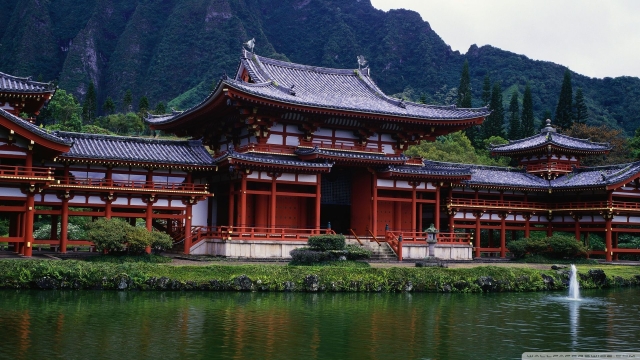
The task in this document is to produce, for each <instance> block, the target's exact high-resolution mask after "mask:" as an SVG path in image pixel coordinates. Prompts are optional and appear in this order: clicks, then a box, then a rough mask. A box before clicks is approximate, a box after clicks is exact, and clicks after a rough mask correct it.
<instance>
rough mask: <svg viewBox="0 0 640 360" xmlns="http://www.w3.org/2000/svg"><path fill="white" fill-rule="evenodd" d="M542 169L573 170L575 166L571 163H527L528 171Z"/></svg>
mask: <svg viewBox="0 0 640 360" xmlns="http://www.w3.org/2000/svg"><path fill="white" fill-rule="evenodd" d="M540 171H563V172H565V171H566V172H571V171H573V166H572V165H570V164H535V165H527V172H540Z"/></svg>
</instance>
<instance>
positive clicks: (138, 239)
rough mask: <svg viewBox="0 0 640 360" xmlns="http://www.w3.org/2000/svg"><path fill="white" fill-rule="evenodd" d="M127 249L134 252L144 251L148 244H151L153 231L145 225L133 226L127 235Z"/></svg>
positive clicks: (140, 252)
mask: <svg viewBox="0 0 640 360" xmlns="http://www.w3.org/2000/svg"><path fill="white" fill-rule="evenodd" d="M125 240H126V242H127V249H128V250H129V253H132V254H142V253H144V251H145V249H146V248H147V246H151V241H152V236H151V232H149V230H147V229H146V228H143V227H132V228H131V229H129V230H128V231H127V234H126V235H125Z"/></svg>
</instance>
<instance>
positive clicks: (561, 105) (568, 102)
mask: <svg viewBox="0 0 640 360" xmlns="http://www.w3.org/2000/svg"><path fill="white" fill-rule="evenodd" d="M555 120H556V121H555V123H556V125H557V126H558V127H560V128H563V129H568V128H570V127H571V125H572V124H573V90H572V89H571V72H570V71H569V69H567V70H566V71H565V72H564V78H563V80H562V89H561V90H560V96H559V97H558V106H557V107H556V119H555Z"/></svg>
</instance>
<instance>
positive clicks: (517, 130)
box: [509, 90, 523, 140]
mask: <svg viewBox="0 0 640 360" xmlns="http://www.w3.org/2000/svg"><path fill="white" fill-rule="evenodd" d="M521 137H523V136H522V130H521V124H520V104H518V91H516V90H514V91H513V94H511V102H510V103H509V139H511V140H517V139H520V138H521Z"/></svg>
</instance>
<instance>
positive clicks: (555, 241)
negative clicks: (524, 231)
mask: <svg viewBox="0 0 640 360" xmlns="http://www.w3.org/2000/svg"><path fill="white" fill-rule="evenodd" d="M507 249H509V252H510V253H511V254H512V255H513V257H514V258H516V259H522V258H524V257H525V256H526V255H527V254H529V255H530V256H547V257H551V258H554V259H562V258H565V257H571V258H575V257H582V256H585V255H586V254H587V248H586V247H585V246H584V244H582V243H581V242H579V241H576V239H574V238H573V237H572V236H566V235H554V236H551V237H548V238H545V239H521V240H515V241H511V242H509V243H508V244H507Z"/></svg>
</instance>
